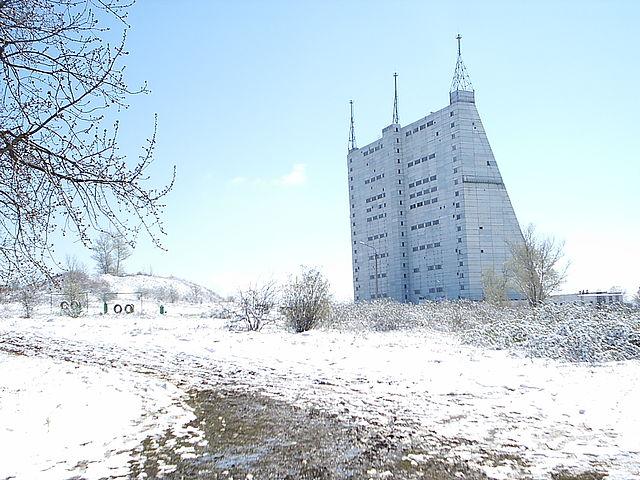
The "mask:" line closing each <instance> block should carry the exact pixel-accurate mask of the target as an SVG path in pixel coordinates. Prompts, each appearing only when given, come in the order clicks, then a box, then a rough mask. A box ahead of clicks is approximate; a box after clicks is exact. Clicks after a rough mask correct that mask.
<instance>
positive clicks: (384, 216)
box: [367, 213, 387, 222]
mask: <svg viewBox="0 0 640 480" xmlns="http://www.w3.org/2000/svg"><path fill="white" fill-rule="evenodd" d="M386 216H387V214H386V213H380V214H378V215H374V216H373V217H367V222H373V221H374V220H379V219H381V218H386Z"/></svg>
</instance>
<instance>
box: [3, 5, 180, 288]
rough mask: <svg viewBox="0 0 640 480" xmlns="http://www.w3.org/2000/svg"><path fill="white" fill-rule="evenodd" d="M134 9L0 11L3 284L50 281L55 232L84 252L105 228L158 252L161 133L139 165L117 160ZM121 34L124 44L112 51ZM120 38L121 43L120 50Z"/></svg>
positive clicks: (51, 7) (19, 7) (163, 192)
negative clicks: (156, 171)
mask: <svg viewBox="0 0 640 480" xmlns="http://www.w3.org/2000/svg"><path fill="white" fill-rule="evenodd" d="M129 7H130V2H122V1H120V0H28V1H25V0H1V1H0V67H1V69H2V71H1V75H2V82H1V84H0V85H1V86H0V88H1V92H0V93H1V95H0V275H3V276H4V277H5V278H7V277H8V276H9V275H11V274H12V272H15V271H18V272H20V271H24V270H25V269H26V268H28V267H35V268H36V269H37V270H38V271H40V272H43V273H44V274H45V275H47V276H49V277H51V268H52V267H51V265H52V263H53V260H54V259H55V254H54V252H52V242H51V239H50V236H51V234H52V233H53V232H54V231H62V232H63V233H70V234H71V235H73V236H75V237H76V238H79V239H80V240H81V241H82V242H83V243H84V244H85V245H89V244H90V236H91V232H92V231H95V230H101V229H103V228H104V226H105V225H108V226H111V227H113V229H114V230H116V231H118V232H119V233H122V234H126V235H127V236H135V234H136V233H137V232H138V231H140V230H143V231H146V232H147V233H148V234H149V235H150V237H151V239H152V240H153V242H154V243H155V244H156V245H158V246H161V245H160V237H161V235H162V234H164V230H163V226H162V222H161V214H162V210H163V207H164V205H162V204H161V199H162V198H163V197H164V196H165V195H166V194H167V193H168V191H169V190H170V189H171V187H172V186H173V178H175V167H174V176H173V178H172V179H171V181H170V183H169V184H168V186H166V187H164V188H160V189H155V188H151V187H150V186H148V185H147V180H148V175H147V173H146V172H147V170H148V167H149V165H150V164H151V162H152V159H153V151H154V147H155V144H156V140H155V128H154V129H153V130H152V133H151V136H150V138H149V139H148V140H147V141H146V143H145V145H144V146H143V147H142V152H141V153H140V155H139V157H138V160H137V162H136V163H135V164H132V165H129V164H128V163H127V162H126V160H125V157H124V156H122V155H121V154H120V153H119V152H118V145H117V133H118V123H117V122H116V123H115V125H113V127H112V128H109V126H108V125H105V122H107V117H106V114H107V113H108V112H109V111H111V110H110V109H113V108H115V109H116V110H118V111H119V110H120V109H122V108H127V103H126V101H127V99H128V97H130V95H133V94H136V93H143V92H146V86H142V87H141V88H140V89H137V90H135V89H133V90H132V89H130V88H129V87H128V86H127V85H126V83H125V80H124V76H123V72H124V66H123V65H122V64H121V63H122V58H123V56H124V55H125V54H126V53H127V52H126V50H125V40H126V32H127V29H128V25H127V23H126V18H127V11H128V8H129ZM114 27H115V28H116V30H117V29H119V30H121V31H122V37H121V40H120V41H119V42H118V41H116V42H115V43H111V41H112V40H113V39H114V32H111V31H110V30H111V29H113V28H114ZM118 36H119V35H118V34H117V33H116V34H115V38H116V40H117V38H118Z"/></svg>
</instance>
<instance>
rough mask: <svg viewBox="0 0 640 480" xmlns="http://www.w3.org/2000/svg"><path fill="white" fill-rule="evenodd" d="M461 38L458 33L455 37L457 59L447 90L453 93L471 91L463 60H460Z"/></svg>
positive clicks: (471, 87)
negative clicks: (449, 86)
mask: <svg viewBox="0 0 640 480" xmlns="http://www.w3.org/2000/svg"><path fill="white" fill-rule="evenodd" d="M461 39H462V36H461V35H460V34H458V36H457V37H456V40H457V41H458V61H457V62H456V70H455V72H453V82H451V89H450V90H449V93H453V92H456V91H458V90H461V91H465V92H473V85H471V80H470V79H469V74H468V73H467V68H466V67H465V66H464V62H463V61H462V53H461V49H460V40H461Z"/></svg>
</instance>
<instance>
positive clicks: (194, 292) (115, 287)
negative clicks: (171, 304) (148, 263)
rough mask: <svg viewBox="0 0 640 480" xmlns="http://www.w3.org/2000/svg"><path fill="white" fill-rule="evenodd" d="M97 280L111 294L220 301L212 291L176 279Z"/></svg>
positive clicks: (138, 276) (139, 276) (127, 277)
mask: <svg viewBox="0 0 640 480" xmlns="http://www.w3.org/2000/svg"><path fill="white" fill-rule="evenodd" d="M98 278H99V279H100V280H101V281H103V282H105V283H106V284H107V285H108V286H109V290H110V291H111V292H118V293H134V292H135V293H137V292H142V293H144V294H145V295H148V296H154V297H158V298H163V297H164V298H167V299H171V298H173V299H175V300H174V301H177V300H196V301H199V300H201V301H214V300H219V299H220V296H219V295H217V294H216V293H215V292H214V291H213V290H211V289H209V288H206V287H203V286H202V285H198V284H197V283H194V282H190V281H188V280H183V279H180V278H176V277H159V276H155V275H143V274H136V275H125V276H121V277H116V276H114V275H100V276H99V277H98Z"/></svg>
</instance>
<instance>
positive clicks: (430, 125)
mask: <svg viewBox="0 0 640 480" xmlns="http://www.w3.org/2000/svg"><path fill="white" fill-rule="evenodd" d="M435 123H436V122H435V120H429V121H428V122H427V123H423V124H422V125H420V126H419V127H415V128H414V129H413V130H408V131H407V132H406V133H405V134H404V135H405V137H408V136H409V135H413V134H414V133H418V130H424V129H425V128H426V127H432V126H433V125H434V124H435Z"/></svg>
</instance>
